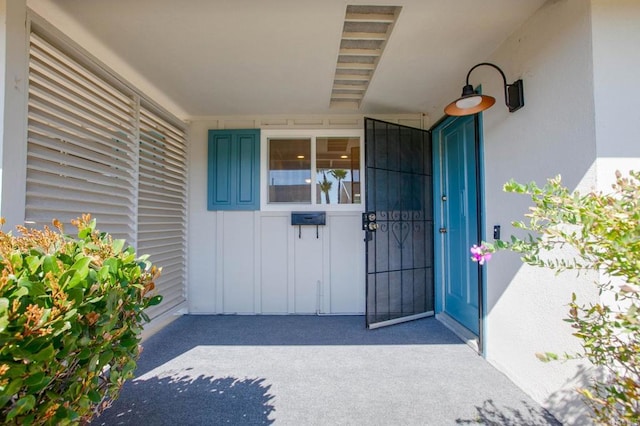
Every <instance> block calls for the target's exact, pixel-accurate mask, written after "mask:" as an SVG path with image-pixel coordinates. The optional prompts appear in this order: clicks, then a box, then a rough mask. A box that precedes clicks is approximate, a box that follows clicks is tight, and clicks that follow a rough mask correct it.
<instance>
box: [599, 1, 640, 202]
mask: <svg viewBox="0 0 640 426" xmlns="http://www.w3.org/2000/svg"><path fill="white" fill-rule="evenodd" d="M592 27H593V63H594V66H593V75H594V96H595V117H596V120H595V122H596V139H597V150H598V162H597V169H598V187H599V189H601V190H608V189H609V188H610V184H611V182H612V180H613V177H614V172H615V170H620V171H621V172H623V173H626V172H628V171H629V170H631V169H634V170H640V136H638V130H637V129H638V123H639V122H640V88H639V86H638V70H640V54H638V46H640V2H639V1H637V0H593V1H592Z"/></svg>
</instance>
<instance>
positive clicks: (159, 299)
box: [149, 294, 162, 306]
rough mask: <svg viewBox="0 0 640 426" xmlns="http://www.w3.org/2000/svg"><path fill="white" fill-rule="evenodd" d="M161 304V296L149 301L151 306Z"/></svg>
mask: <svg viewBox="0 0 640 426" xmlns="http://www.w3.org/2000/svg"><path fill="white" fill-rule="evenodd" d="M160 302H162V296H161V295H159V294H158V295H156V296H153V297H152V298H151V299H149V306H155V305H158V304H160Z"/></svg>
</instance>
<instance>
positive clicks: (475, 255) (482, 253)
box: [471, 244, 491, 265]
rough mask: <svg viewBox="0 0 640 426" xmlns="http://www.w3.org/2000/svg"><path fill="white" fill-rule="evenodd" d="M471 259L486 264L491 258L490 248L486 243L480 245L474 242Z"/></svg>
mask: <svg viewBox="0 0 640 426" xmlns="http://www.w3.org/2000/svg"><path fill="white" fill-rule="evenodd" d="M471 260H473V261H474V262H478V263H479V264H480V265H484V263H485V262H488V261H489V260H491V251H490V249H489V248H488V247H487V246H485V245H484V244H483V245H480V246H478V245H476V244H474V245H473V246H472V247H471Z"/></svg>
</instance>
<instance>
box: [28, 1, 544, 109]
mask: <svg viewBox="0 0 640 426" xmlns="http://www.w3.org/2000/svg"><path fill="white" fill-rule="evenodd" d="M542 3H544V0H527V1H513V0H483V1H477V0H455V1H444V0H395V1H380V0H347V1H345V0H321V1H319V0H270V1H256V0H234V1H228V0H184V1H175V0H135V1H131V0H29V1H28V2H27V4H28V6H29V7H30V8H31V9H33V10H34V11H35V12H37V13H38V14H39V15H41V16H42V17H44V18H45V19H47V20H49V21H50V22H51V23H53V24H54V25H55V26H56V27H58V28H60V29H62V30H63V32H65V33H66V34H67V35H69V36H70V37H72V38H73V39H75V40H76V41H77V42H78V43H80V44H81V45H82V46H83V47H85V49H87V50H89V51H91V52H93V53H94V54H95V53H98V55H97V56H99V57H101V56H102V57H101V59H102V60H103V61H105V62H106V63H107V65H109V66H111V67H112V68H114V69H115V70H116V71H117V72H119V73H120V74H122V75H123V76H124V77H125V78H126V79H128V80H130V81H131V82H133V83H134V84H136V85H138V86H139V87H140V88H141V89H142V90H143V91H145V92H147V93H148V95H150V96H151V97H152V98H155V99H156V100H158V101H159V102H160V103H165V104H166V103H167V102H168V103H169V104H170V105H165V106H166V107H167V108H168V109H170V110H172V111H173V112H174V113H176V114H177V115H179V116H181V117H182V118H190V117H197V116H211V115H249V114H258V115H262V114H264V115H266V114H336V113H343V112H348V113H362V114H393V113H407V112H430V111H433V110H435V111H439V110H441V108H442V107H443V105H444V104H446V103H447V101H448V100H450V99H451V98H454V97H457V96H458V95H459V91H460V89H461V87H462V84H463V82H464V81H463V80H464V77H465V75H466V72H467V71H468V70H469V68H470V67H471V66H473V65H474V64H475V63H477V62H480V61H483V60H485V59H486V58H487V57H488V56H489V55H490V54H491V53H492V52H493V51H494V50H495V49H496V48H497V47H498V46H499V45H500V44H501V43H502V42H503V41H504V40H505V39H506V38H507V37H508V36H509V35H510V34H511V33H512V32H513V31H514V30H515V29H516V28H518V27H519V26H520V25H521V24H522V23H523V22H524V21H525V20H526V19H527V18H528V17H529V16H531V15H532V14H533V12H534V11H535V10H536V9H537V8H538V7H540V6H541V4H542ZM347 4H352V5H391V6H401V7H402V10H401V12H400V14H399V17H398V20H397V22H396V24H395V27H394V29H393V33H392V34H391V36H390V38H389V40H388V42H387V44H386V47H385V49H384V53H383V55H382V57H381V59H380V60H379V63H378V65H377V69H376V71H375V74H374V75H373V78H372V80H371V82H370V84H369V87H368V90H367V92H366V94H365V96H364V99H363V100H362V103H361V104H360V107H359V109H355V110H354V109H335V108H330V99H331V90H332V87H333V80H334V74H335V68H336V60H337V58H338V54H339V50H340V39H341V37H342V29H343V23H344V18H345V10H346V5H347ZM99 52H102V53H103V55H100V53H99ZM514 77H515V76H514ZM163 100H164V101H165V102H162V101H163ZM435 118H438V117H435Z"/></svg>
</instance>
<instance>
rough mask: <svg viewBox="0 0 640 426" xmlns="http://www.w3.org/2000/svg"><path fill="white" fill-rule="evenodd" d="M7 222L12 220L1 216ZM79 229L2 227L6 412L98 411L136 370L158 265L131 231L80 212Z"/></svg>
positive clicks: (75, 418)
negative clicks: (108, 227) (108, 228)
mask: <svg viewBox="0 0 640 426" xmlns="http://www.w3.org/2000/svg"><path fill="white" fill-rule="evenodd" d="M3 222H4V221H3ZM73 224H74V226H76V227H77V228H78V237H77V239H74V238H71V237H69V236H66V235H64V234H63V233H62V227H61V225H60V224H59V223H58V222H57V221H54V226H56V228H58V232H56V231H52V230H51V229H49V228H45V229H44V230H35V229H26V228H24V227H18V230H19V231H20V234H21V235H20V236H13V235H11V234H10V233H4V232H0V410H1V417H0V421H1V422H2V423H3V424H56V425H58V424H78V423H86V422H88V421H90V420H91V419H92V418H93V417H94V416H95V415H97V414H98V413H99V412H100V411H101V410H103V409H104V408H106V407H107V406H108V405H109V404H110V402H111V401H112V400H114V399H115V398H117V396H118V394H119V392H120V389H121V387H122V384H123V383H124V381H125V380H126V379H128V378H131V377H132V376H133V371H134V369H135V368H136V361H137V359H138V357H139V354H140V347H139V342H140V333H141V330H142V324H143V323H144V322H145V321H148V317H147V315H146V314H145V313H144V309H145V308H147V307H148V306H151V305H155V304H158V303H160V301H161V296H151V292H152V290H153V288H154V283H153V281H154V279H155V278H156V276H157V275H158V273H159V271H158V270H157V268H155V267H154V266H152V265H151V264H150V263H149V262H148V260H147V258H146V257H140V258H136V254H135V252H134V250H133V248H131V247H128V248H126V249H125V248H124V241H123V240H112V238H111V237H110V236H109V235H108V234H104V233H100V232H98V231H97V230H96V229H95V220H91V218H90V217H89V216H88V215H85V216H83V217H82V218H79V219H78V220H76V221H74V222H73Z"/></svg>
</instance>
